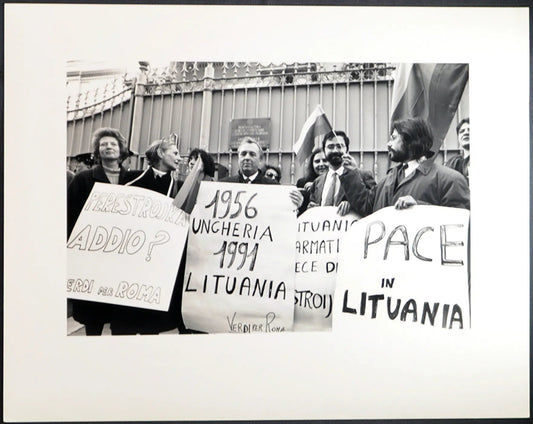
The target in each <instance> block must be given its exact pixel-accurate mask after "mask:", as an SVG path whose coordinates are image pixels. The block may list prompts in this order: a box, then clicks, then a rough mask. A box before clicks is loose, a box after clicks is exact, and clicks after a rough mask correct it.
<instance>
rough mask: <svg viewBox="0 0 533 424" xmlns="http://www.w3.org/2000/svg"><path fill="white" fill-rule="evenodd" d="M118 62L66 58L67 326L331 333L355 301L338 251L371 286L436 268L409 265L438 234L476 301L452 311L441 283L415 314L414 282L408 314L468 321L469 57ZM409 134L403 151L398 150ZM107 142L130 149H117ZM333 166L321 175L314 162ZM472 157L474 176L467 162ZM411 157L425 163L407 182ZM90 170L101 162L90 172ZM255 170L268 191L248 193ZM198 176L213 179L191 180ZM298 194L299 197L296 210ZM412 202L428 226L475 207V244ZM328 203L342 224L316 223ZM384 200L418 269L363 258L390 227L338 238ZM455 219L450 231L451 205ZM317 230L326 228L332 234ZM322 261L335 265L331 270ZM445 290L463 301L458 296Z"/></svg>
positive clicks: (117, 330)
mask: <svg viewBox="0 0 533 424" xmlns="http://www.w3.org/2000/svg"><path fill="white" fill-rule="evenodd" d="M105 65H106V64H105V63H102V62H98V61H95V62H85V61H80V60H74V61H70V62H68V63H67V92H68V97H67V152H69V155H68V157H67V163H68V168H69V169H68V170H67V176H69V175H70V172H74V171H76V174H78V175H76V174H74V176H73V177H72V182H69V183H68V187H67V193H68V196H67V219H68V225H67V227H68V234H69V241H68V243H67V261H68V263H67V269H68V275H67V296H68V298H69V307H70V308H69V309H70V311H69V312H71V316H70V317H69V323H68V329H69V330H68V331H69V334H80V333H82V332H83V331H82V328H81V326H82V325H83V326H84V328H85V334H86V335H95V334H109V333H111V334H113V335H124V334H158V333H160V332H168V331H174V332H177V333H180V334H185V333H190V330H192V331H195V332H203V333H209V332H223V333H224V332H229V333H233V332H238V333H250V332H279V331H293V330H294V328H296V329H298V328H301V329H306V330H309V331H317V330H321V329H322V330H331V328H332V323H333V321H334V318H335V317H336V316H339V319H341V318H340V317H341V316H343V315H344V314H343V313H346V312H347V310H348V309H349V310H350V311H352V312H353V311H354V309H353V308H348V307H347V306H346V305H344V306H342V307H341V306H338V307H336V308H335V310H334V309H333V305H334V298H337V299H339V298H340V297H341V296H340V295H339V293H340V292H339V291H336V278H335V276H336V274H337V269H338V263H337V256H339V255H340V254H342V253H343V252H344V253H345V256H348V257H351V258H352V261H350V260H349V259H348V260H347V263H353V262H354V261H356V262H355V263H357V265H356V267H355V268H354V269H353V270H352V271H351V272H349V273H347V275H348V277H347V278H348V279H350V281H352V284H353V285H354V286H355V287H357V286H358V285H360V284H362V282H361V281H360V280H361V275H362V274H364V270H365V269H369V268H372V269H380V272H383V271H382V268H383V267H384V266H385V267H386V266H387V264H390V263H391V262H392V263H393V265H389V266H390V268H391V269H394V267H395V266H396V267H402V266H406V267H407V268H411V270H410V274H412V275H415V274H417V273H424V271H423V269H421V268H420V264H418V263H416V262H413V261H409V259H410V256H413V254H414V257H415V260H416V259H420V260H421V261H422V264H424V263H425V262H432V261H433V258H428V257H427V256H422V255H421V254H419V253H418V252H419V250H421V249H422V247H420V248H419V247H418V243H419V241H420V239H421V238H422V235H423V234H425V233H428V232H429V231H431V233H433V234H431V235H429V234H426V235H425V237H424V241H425V240H426V239H427V240H429V239H430V238H434V239H435V240H437V244H436V245H437V247H438V246H441V249H442V250H443V252H442V254H441V255H440V256H441V258H440V261H439V262H440V264H441V266H442V267H443V268H442V270H441V269H440V268H437V269H435V270H434V271H433V272H435V273H437V274H441V273H442V272H443V270H444V269H446V266H452V267H455V268H459V269H460V273H459V275H455V276H454V275H450V276H449V277H448V280H449V281H457V283H458V284H459V286H460V287H461V288H457V289H453V292H461V293H462V295H461V296H460V298H461V302H459V301H457V302H459V303H462V308H461V307H460V306H459V305H458V304H457V303H454V302H453V300H450V303H449V304H448V303H446V304H443V305H442V306H441V305H440V303H441V302H439V295H438V294H437V293H439V290H438V289H437V288H436V287H434V286H430V288H428V289H427V290H428V291H429V293H433V297H434V301H433V303H432V305H431V307H430V306H429V303H428V302H425V303H423V302H420V301H419V303H420V305H419V307H417V303H416V301H415V300H414V299H413V298H416V297H417V296H416V294H417V292H420V290H421V289H422V288H418V289H414V284H413V283H412V282H411V280H412V277H411V278H408V279H407V281H405V282H404V284H407V285H409V286H411V287H412V294H411V295H409V289H407V291H406V294H405V295H404V296H408V299H407V303H406V304H405V305H403V306H402V312H401V314H400V315H399V320H401V321H408V322H414V323H417V322H418V321H419V320H420V322H422V323H423V324H424V323H426V322H430V323H431V325H434V323H435V319H436V316H437V315H438V316H439V319H441V316H442V322H443V324H442V326H443V327H445V328H452V327H453V325H452V324H453V323H454V322H456V327H457V328H459V329H465V328H468V327H469V321H466V322H464V321H465V320H466V319H467V318H468V316H469V298H468V296H469V293H470V290H469V278H468V277H469V275H468V260H467V258H468V248H469V246H468V228H469V215H468V209H469V206H470V192H469V189H468V180H467V178H468V169H469V166H468V165H469V160H470V155H469V153H470V147H469V146H470V143H469V135H470V131H469V111H468V105H469V101H468V75H469V73H468V68H469V67H468V64H440V63H437V64H431V63H400V64H392V63H317V62H305V63H296V62H289V63H261V62H230V61H227V62H171V61H168V63H167V64H166V65H165V66H160V67H156V66H152V65H151V64H150V62H148V61H138V63H137V69H135V68H133V69H128V68H127V67H126V66H122V67H116V68H113V67H111V66H110V65H108V66H105ZM417 120H418V121H417ZM396 127H397V128H396ZM398 130H400V131H401V135H400V136H399V137H403V139H402V140H401V145H400V147H398V146H395V145H394V144H393V143H394V140H393V138H394V137H395V136H396V135H395V136H393V135H392V134H393V133H394V131H396V133H394V134H398ZM424 130H425V131H426V132H427V134H426V133H424V132H423V131H424ZM124 134H125V135H124ZM109 140H112V141H113V140H116V144H117V148H116V149H115V152H113V150H112V148H108V146H107V144H106V142H107V141H109ZM330 141H333V142H334V143H331V142H330ZM243 143H246V144H243ZM422 143H426V144H425V145H422ZM330 144H332V145H334V146H335V144H339V147H336V146H335V147H333V148H332V149H330V147H329V145H330ZM242 146H246V147H251V153H252V154H256V155H257V156H256V157H255V158H248V157H246V156H243V153H246V152H247V150H250V149H244V148H243V147H242ZM328 149H330V150H331V151H330V150H328ZM108 151H109V152H108ZM121 151H124V154H123V155H121V154H120V153H121ZM113 153H115V156H117V155H118V156H117V159H115V156H113V155H112V154H113ZM109 154H111V159H109V158H107V156H106V155H109ZM317 156H318V157H321V158H322V160H323V162H322V165H323V168H322V169H321V168H318V167H317V170H315V164H314V161H315V159H316V158H317ZM400 156H401V157H400ZM88 157H89V159H87V158H88ZM337 157H339V158H340V163H337ZM80 159H81V160H80ZM196 162H201V163H202V171H201V172H200V173H199V174H195V173H193V172H192V170H193V168H194V164H195V163H196ZM457 162H460V163H461V164H462V167H459V168H460V169H454V166H456V165H453V164H454V163H457ZM398 163H400V164H401V165H403V166H410V168H408V170H409V171H410V172H409V175H408V176H407V177H404V179H405V181H404V182H401V183H398V182H397V180H398V178H399V177H398V176H397V175H396V173H397V171H396V165H398ZM83 165H85V167H89V166H90V168H89V169H88V170H84V171H83V172H82V171H81V169H82V166H83ZM113 167H115V169H116V175H115V177H116V178H115V180H113V177H112V174H111V172H112V171H110V170H111V169H113ZM446 168H447V169H446ZM322 171H324V172H322ZM335 172H336V174H335ZM272 173H274V174H275V178H270V174H272ZM333 174H335V175H338V176H339V177H340V178H339V183H338V184H339V187H338V189H336V190H335V188H333V189H332V188H330V186H331V184H330V183H329V179H330V178H331V177H329V176H330V175H333ZM393 174H394V176H393V178H392V179H391V175H393ZM232 175H235V176H236V177H234V178H232V177H231V176H232ZM252 175H256V177H255V180H254V183H255V184H253V185H247V186H240V185H237V184H235V183H241V182H243V181H242V179H243V178H247V177H249V176H252ZM320 175H324V178H322V179H321V178H319V177H320ZM187 177H188V178H189V181H188V183H187V184H186V183H185V180H186V179H187ZM193 177H194V178H195V179H196V180H197V181H196V184H197V185H199V187H195V186H194V185H192V186H191V185H190V184H189V182H190V181H191V179H192V178H193ZM328 177H329V178H328ZM264 178H266V180H265V181H263V179H264ZM199 180H202V184H201V185H200V182H199ZM163 181H164V182H163ZM391 181H392V183H391ZM209 182H213V183H215V182H223V183H228V182H232V183H233V184H232V185H225V184H222V185H220V184H209ZM326 182H327V183H328V184H327V186H326ZM105 183H114V185H115V186H117V185H118V186H121V185H124V186H126V187H125V188H124V189H122V188H120V187H116V188H115V187H109V188H107V187H105V186H103V184H105ZM267 183H268V184H267ZM378 183H379V186H378ZM258 184H260V185H268V186H269V187H258ZM93 185H94V188H93ZM135 186H136V187H140V188H142V189H143V190H139V189H136V190H135V189H134V188H133V187H135ZM274 186H275V187H274ZM289 187H292V190H293V191H295V193H296V194H297V195H298V196H299V198H296V199H295V201H294V203H292V202H291V201H290V190H291V189H290V188H289ZM174 188H175V190H173V189H174ZM251 188H253V190H251ZM194 189H196V190H194ZM151 191H156V192H159V193H160V195H162V196H159V197H161V199H159V198H155V197H153V195H152V193H151ZM329 191H331V194H332V196H333V197H334V198H332V199H331V200H330V201H328V199H327V198H326V197H327V195H328V193H329ZM296 194H295V195H296ZM163 196H166V197H165V198H164V197H163ZM407 196H410V197H407ZM173 197H174V198H178V197H186V198H188V201H189V206H190V209H187V205H182V206H181V208H182V209H179V208H177V207H176V203H175V202H174V206H172V203H173V202H172V201H171V199H172V198H173ZM165 199H166V200H165ZM280 199H281V200H284V201H281V202H280ZM404 199H410V200H409V201H411V202H412V204H410V205H409V207H411V208H412V209H416V210H418V211H420V212H419V214H420V216H422V217H423V216H425V215H426V213H425V212H424V210H425V211H427V214H429V215H431V214H432V212H431V211H432V209H431V208H426V207H425V206H428V205H432V206H438V207H447V208H454V207H455V208H460V209H463V210H464V211H465V212H466V213H464V216H465V218H462V219H460V220H459V221H458V223H457V224H453V226H457V227H459V228H461V229H462V230H463V231H462V234H461V237H460V239H459V240H458V241H448V240H449V237H450V236H447V235H446V229H447V228H448V227H452V224H447V225H446V226H442V227H441V230H439V225H436V228H437V231H436V234H435V225H432V226H429V227H427V226H422V227H421V228H422V229H423V230H420V229H419V230H418V232H416V231H414V230H413V234H408V233H410V231H409V232H408V231H407V229H406V225H404V224H402V222H403V220H405V216H406V212H404V211H403V210H405V209H407V207H405V206H403V205H402V202H404V201H405V200H404ZM291 205H292V207H291ZM415 205H416V208H415V207H414V206H415ZM418 205H420V206H422V205H423V206H422V208H420V207H418ZM195 206H196V208H195ZM175 207H176V208H175ZM315 207H319V208H329V209H330V210H333V211H334V212H333V213H331V212H330V213H329V216H328V217H327V218H326V215H325V212H320V213H318V212H316V210H315V212H314V215H315V216H314V217H313V218H312V219H310V213H311V212H310V211H311V210H312V209H313V208H315ZM335 207H336V208H335ZM384 207H391V208H393V207H396V208H397V209H400V210H402V211H401V212H400V211H398V212H396V213H391V216H396V217H397V218H396V220H397V221H398V222H397V223H396V224H395V226H394V228H395V231H393V232H391V234H389V235H388V236H387V239H386V240H387V242H386V247H385V249H386V252H388V251H389V250H390V249H391V246H399V248H396V249H400V250H401V251H402V255H400V256H401V257H402V258H403V262H402V261H401V260H400V259H399V265H398V264H397V263H396V261H395V259H394V257H393V255H392V252H391V257H388V255H387V254H385V255H384V256H383V260H384V261H385V262H384V263H383V264H381V263H372V264H370V262H369V261H365V260H364V259H367V258H366V256H365V255H362V254H355V253H354V251H355V250H356V246H359V245H361V244H362V241H363V240H364V241H365V249H368V245H371V244H375V243H377V242H378V241H379V240H381V239H382V238H383V237H384V235H385V231H383V232H382V233H380V234H379V235H378V236H376V237H375V239H372V240H368V236H367V238H366V239H365V236H364V231H363V233H362V235H361V236H360V237H358V238H357V239H354V240H353V241H351V242H350V243H347V244H346V247H345V248H344V250H343V251H341V248H340V246H341V242H342V237H341V235H342V233H341V231H340V228H341V227H344V229H343V233H347V232H348V229H349V227H351V226H352V225H353V224H354V223H355V222H357V220H359V219H360V218H363V217H367V219H366V221H369V222H372V221H374V220H375V219H377V218H376V217H375V216H374V215H373V213H374V212H377V211H378V210H379V209H382V208H384ZM183 209H185V211H183ZM283 210H285V211H286V212H285V213H284V214H279V213H280V212H281V211H283ZM450 213H452V212H450ZM348 214H349V216H348V218H349V224H348V223H346V224H344V225H343V223H342V221H343V220H346V218H345V216H347V215H348ZM441 214H442V215H443V217H442V218H440V220H441V221H442V222H443V223H444V222H446V216H447V213H446V212H445V211H443V212H441ZM321 215H322V216H321ZM450 219H451V220H452V221H454V219H455V218H450ZM392 220H393V221H394V219H392ZM414 221H415V222H416V218H415V219H414ZM380 222H381V221H380ZM454 222H455V221H454ZM459 222H460V223H459ZM172 224H174V225H172ZM163 225H166V227H163ZM150 226H152V227H153V228H150ZM413 226H414V225H413ZM318 227H322V231H323V233H324V234H321V235H320V237H318V238H317V236H318V234H314V233H315V232H316V231H318V230H317V228H318ZM358 227H361V228H364V227H363V223H361V224H358ZM300 229H301V231H300ZM354 231H355V229H354ZM367 231H370V229H368V230H367ZM421 231H422V232H421ZM395 232H397V235H396V236H395V235H394V233H395ZM441 232H442V234H440V233H441ZM303 233H305V234H306V236H303V237H301V239H300V240H298V241H297V236H298V235H302V234H303ZM187 238H188V243H187V244H185V240H186V239H187ZM410 239H411V240H412V241H411V242H410V241H409V240H410ZM413 239H414V241H413ZM452 239H453V237H452ZM439 240H440V241H439ZM413 243H416V244H413ZM411 244H412V245H411ZM427 244H430V242H429V241H428V242H427ZM433 244H435V243H433ZM452 246H455V247H456V248H455V251H458V250H459V249H461V251H460V252H458V254H459V256H460V257H461V259H455V260H448V259H447V258H446V253H447V251H446V250H447V249H448V250H453V249H452ZM392 250H394V249H392ZM404 251H405V252H406V253H405V254H403V252H404ZM411 251H412V252H413V253H410V252H411ZM365 254H366V250H365ZM449 254H450V253H448V255H449ZM297 255H299V258H298V259H297V258H296V256H297ZM321 255H330V257H329V258H328V259H329V260H327V261H326V260H323V261H322V263H320V264H319V263H318V258H319V257H320V256H321ZM452 256H453V254H452ZM358 259H362V261H360V262H359V261H357V260H358ZM435 259H436V258H435ZM407 264H408V265H407ZM273 265H274V266H273ZM178 268H179V269H178ZM165 269H168V270H167V271H165ZM391 272H392V273H394V272H395V271H392V270H391ZM396 272H397V271H396ZM128 273H129V276H128ZM158 274H159V275H158ZM345 275H346V273H345ZM376 278H377V277H376ZM392 280H394V278H393V279H392ZM443 280H444V283H443V284H444V285H445V287H447V288H443V289H442V290H443V292H444V298H447V297H448V296H446V294H445V293H446V292H450V291H451V290H452V289H450V282H448V284H446V279H443ZM391 284H392V283H391ZM425 286H428V284H427V283H426V284H425ZM422 287H423V286H422ZM391 288H392V286H391ZM404 290H405V289H404ZM423 291H424V290H423V289H422V292H423ZM335 294H337V295H336V296H335ZM440 296H442V294H441V295H440ZM426 297H427V296H426ZM430 297H432V296H430ZM452 299H453V296H452ZM371 300H372V301H374V302H375V301H376V300H375V299H374V298H372V299H371ZM369 301H370V300H369ZM423 305H424V306H423ZM450 307H452V308H453V309H451V310H450V311H449V312H448V309H449V308H450ZM362 308H364V306H362ZM374 308H375V309H377V303H376V304H375V305H374ZM398 308H400V304H399V303H398V306H396V308H394V307H391V306H390V301H389V303H388V304H387V309H388V314H389V316H390V317H396V315H398V313H399V309H398ZM418 308H420V311H418ZM439 308H440V310H439ZM321 309H322V310H323V312H325V314H321V315H323V318H322V319H319V318H318V317H317V315H319V313H318V311H320V310H321ZM337 309H339V311H340V312H339V313H338V314H337ZM375 309H374V310H373V312H372V317H373V318H374V317H375V314H376V310H375ZM463 310H464V312H463ZM448 314H450V320H449V322H448V319H447V316H448ZM407 316H409V319H407ZM463 316H464V318H463ZM419 317H420V318H419ZM393 319H394V318H393ZM465 324H466V325H465ZM333 325H334V324H333ZM104 328H105V332H104Z"/></svg>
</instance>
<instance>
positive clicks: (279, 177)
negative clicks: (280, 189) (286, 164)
mask: <svg viewBox="0 0 533 424" xmlns="http://www.w3.org/2000/svg"><path fill="white" fill-rule="evenodd" d="M269 169H273V170H274V171H276V172H277V173H278V178H276V181H277V182H278V183H279V180H281V169H279V168H278V167H277V166H274V165H265V174H266V172H267V171H268V170H269Z"/></svg>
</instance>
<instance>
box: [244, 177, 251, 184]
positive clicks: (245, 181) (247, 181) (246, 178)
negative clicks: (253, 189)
mask: <svg viewBox="0 0 533 424" xmlns="http://www.w3.org/2000/svg"><path fill="white" fill-rule="evenodd" d="M244 183H245V184H251V183H252V180H251V179H250V178H248V177H244Z"/></svg>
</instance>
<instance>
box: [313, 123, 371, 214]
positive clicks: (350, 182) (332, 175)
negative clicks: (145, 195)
mask: <svg viewBox="0 0 533 424" xmlns="http://www.w3.org/2000/svg"><path fill="white" fill-rule="evenodd" d="M349 147H350V139H349V138H348V136H347V135H346V134H345V133H344V132H343V131H335V130H332V131H330V132H329V133H328V134H326V135H325V136H324V139H323V140H322V150H323V151H324V155H325V156H326V161H327V162H328V172H326V173H324V174H322V175H320V176H319V177H318V178H317V179H316V180H315V181H314V182H313V185H312V186H311V190H310V193H311V195H310V202H309V207H313V206H337V207H338V209H337V212H338V214H339V215H341V216H342V215H346V214H347V213H348V212H350V211H352V212H355V213H356V214H358V215H359V216H361V217H364V216H366V215H368V214H369V213H370V212H371V211H372V201H373V195H374V193H373V191H374V188H375V186H376V182H375V181H374V178H373V177H372V175H371V174H370V173H368V172H365V173H364V174H363V173H362V171H360V170H359V169H358V167H357V166H356V164H355V160H354V159H353V158H352V157H351V156H350V155H349V153H348V149H349Z"/></svg>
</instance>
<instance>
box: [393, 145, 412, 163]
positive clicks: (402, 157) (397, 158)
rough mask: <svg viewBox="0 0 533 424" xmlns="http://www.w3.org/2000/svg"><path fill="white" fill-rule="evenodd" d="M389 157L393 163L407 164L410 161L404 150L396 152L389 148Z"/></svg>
mask: <svg viewBox="0 0 533 424" xmlns="http://www.w3.org/2000/svg"><path fill="white" fill-rule="evenodd" d="M389 157H390V159H391V160H392V161H393V162H398V163H399V162H406V161H407V159H408V157H407V152H405V151H404V150H395V149H391V148H389Z"/></svg>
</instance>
